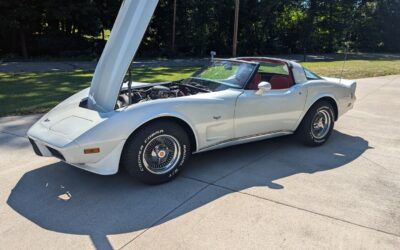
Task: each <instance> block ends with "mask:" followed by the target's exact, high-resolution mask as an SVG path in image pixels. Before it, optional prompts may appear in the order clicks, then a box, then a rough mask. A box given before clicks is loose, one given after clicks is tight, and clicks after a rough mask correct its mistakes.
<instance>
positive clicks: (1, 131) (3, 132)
mask: <svg viewBox="0 0 400 250" xmlns="http://www.w3.org/2000/svg"><path fill="white" fill-rule="evenodd" d="M0 133H1V134H6V135H11V136H15V137H18V138H24V139H28V138H27V137H26V136H22V135H17V134H14V133H11V132H8V131H4V130H0Z"/></svg>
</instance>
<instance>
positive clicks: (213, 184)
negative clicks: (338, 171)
mask: <svg viewBox="0 0 400 250" xmlns="http://www.w3.org/2000/svg"><path fill="white" fill-rule="evenodd" d="M184 178H187V179H191V180H195V181H199V182H202V183H206V184H209V186H214V187H218V188H222V189H225V190H227V191H230V192H232V193H239V194H243V195H246V196H250V197H253V198H256V199H261V200H264V201H269V202H272V203H275V204H278V205H281V206H285V207H289V208H294V209H297V210H300V211H303V212H307V213H311V214H314V215H318V216H321V217H324V218H328V219H331V220H335V221H340V222H343V223H346V224H350V225H353V226H357V227H361V228H364V229H369V230H373V231H376V232H380V233H383V234H387V235H391V236H395V237H397V238H400V234H396V233H391V232H387V231H384V230H381V229H377V228H373V227H369V226H365V225H361V224H358V223H355V222H351V221H348V220H345V219H341V218H337V217H334V216H331V215H327V214H322V213H318V212H315V211H312V210H308V209H306V208H301V207H297V206H295V205H291V204H287V203H284V202H280V201H276V200H272V199H269V198H265V197H261V196H258V195H254V194H249V193H245V192H243V191H239V190H235V189H232V188H229V187H225V186H221V185H218V184H215V183H209V182H206V181H202V180H199V179H196V178H191V177H184Z"/></svg>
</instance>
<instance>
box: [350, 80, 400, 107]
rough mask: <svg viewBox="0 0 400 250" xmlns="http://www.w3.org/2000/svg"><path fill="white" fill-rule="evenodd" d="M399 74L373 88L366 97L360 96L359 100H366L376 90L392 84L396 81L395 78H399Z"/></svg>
mask: <svg viewBox="0 0 400 250" xmlns="http://www.w3.org/2000/svg"><path fill="white" fill-rule="evenodd" d="M398 77H399V76H398V75H394V77H393V78H392V79H389V80H387V81H386V82H385V83H384V84H382V86H380V87H378V88H376V89H374V90H372V91H371V92H370V93H368V94H366V95H365V96H364V97H362V98H360V100H357V102H361V101H364V99H366V98H367V97H369V96H370V95H372V94H374V93H375V92H376V91H379V90H381V89H382V88H383V87H386V85H388V84H391V83H392V82H394V81H395V80H397V78H398Z"/></svg>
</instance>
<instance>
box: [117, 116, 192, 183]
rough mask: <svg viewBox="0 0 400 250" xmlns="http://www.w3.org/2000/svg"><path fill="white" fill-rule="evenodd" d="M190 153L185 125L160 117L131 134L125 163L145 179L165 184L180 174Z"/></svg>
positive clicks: (125, 166)
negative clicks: (160, 119) (162, 119)
mask: <svg viewBox="0 0 400 250" xmlns="http://www.w3.org/2000/svg"><path fill="white" fill-rule="evenodd" d="M190 154H191V148H190V140H189V137H188V135H187V133H186V131H185V130H184V129H183V128H182V127H181V126H179V125H178V124H176V123H174V122H170V121H156V122H154V123H151V124H149V125H148V126H145V127H143V128H141V129H140V130H139V131H137V132H135V133H134V134H133V136H131V137H130V138H129V140H128V141H127V142H126V145H125V149H124V152H123V155H122V159H121V164H122V166H123V167H124V168H126V169H127V171H128V172H129V173H130V174H131V175H132V176H134V177H136V178H137V179H139V180H140V181H141V182H144V183H147V184H161V183H164V182H168V181H170V180H172V179H173V178H174V177H176V175H177V174H178V173H179V172H180V171H181V170H182V168H183V167H184V165H185V163H186V162H187V160H188V158H189V156H190Z"/></svg>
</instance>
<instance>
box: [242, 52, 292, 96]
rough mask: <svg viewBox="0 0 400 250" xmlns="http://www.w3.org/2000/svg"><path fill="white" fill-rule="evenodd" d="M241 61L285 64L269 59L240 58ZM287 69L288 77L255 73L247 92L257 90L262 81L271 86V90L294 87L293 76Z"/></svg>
mask: <svg viewBox="0 0 400 250" xmlns="http://www.w3.org/2000/svg"><path fill="white" fill-rule="evenodd" d="M240 60H243V61H253V62H268V63H276V64H287V63H286V62H285V61H280V60H276V59H269V58H240ZM288 68H289V75H287V76H285V75H278V74H276V75H273V74H265V73H259V72H257V73H256V74H255V75H254V77H253V80H252V81H251V82H250V83H249V85H248V86H247V89H249V90H258V85H259V84H260V82H262V81H266V82H269V83H270V84H271V87H272V89H276V90H278V89H288V88H290V87H292V86H293V85H294V80H293V75H292V72H291V70H290V67H288Z"/></svg>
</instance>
